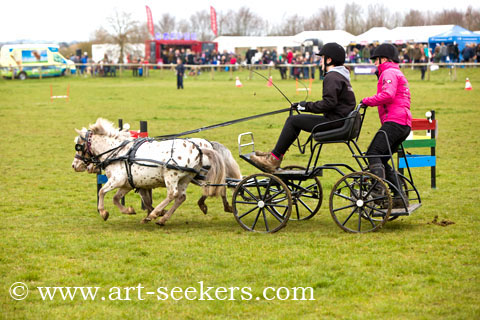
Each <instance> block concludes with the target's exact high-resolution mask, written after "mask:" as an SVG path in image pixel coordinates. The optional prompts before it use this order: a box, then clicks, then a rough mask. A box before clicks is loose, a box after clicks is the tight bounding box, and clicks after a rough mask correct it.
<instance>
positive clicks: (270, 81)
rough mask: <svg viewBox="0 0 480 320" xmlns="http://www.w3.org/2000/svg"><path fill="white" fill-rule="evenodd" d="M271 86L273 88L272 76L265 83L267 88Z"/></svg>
mask: <svg viewBox="0 0 480 320" xmlns="http://www.w3.org/2000/svg"><path fill="white" fill-rule="evenodd" d="M271 86H273V79H272V76H270V78H268V82H267V87H271Z"/></svg>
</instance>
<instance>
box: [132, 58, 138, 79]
mask: <svg viewBox="0 0 480 320" xmlns="http://www.w3.org/2000/svg"><path fill="white" fill-rule="evenodd" d="M131 62H132V64H134V65H133V66H132V76H134V77H138V66H136V65H135V64H136V63H137V59H136V57H133V60H132V61H131Z"/></svg>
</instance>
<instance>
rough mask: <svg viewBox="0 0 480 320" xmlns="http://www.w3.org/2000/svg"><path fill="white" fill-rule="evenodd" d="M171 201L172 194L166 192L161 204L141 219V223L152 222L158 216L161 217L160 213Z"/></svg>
mask: <svg viewBox="0 0 480 320" xmlns="http://www.w3.org/2000/svg"><path fill="white" fill-rule="evenodd" d="M173 199H174V197H173V193H170V192H168V193H167V197H166V198H165V199H164V200H163V201H162V202H160V204H159V205H158V206H156V207H155V209H153V211H152V212H150V213H149V215H148V216H147V217H146V218H143V219H142V221H141V223H147V222H150V221H152V220H155V219H156V218H157V217H158V216H160V215H162V213H163V212H164V210H163V209H165V207H166V206H168V204H169V203H170V202H172V200H173Z"/></svg>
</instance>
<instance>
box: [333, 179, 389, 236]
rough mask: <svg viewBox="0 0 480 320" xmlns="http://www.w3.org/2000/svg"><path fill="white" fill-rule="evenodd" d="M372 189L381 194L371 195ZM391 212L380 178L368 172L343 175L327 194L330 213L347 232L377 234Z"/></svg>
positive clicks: (386, 189)
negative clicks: (376, 189) (375, 232)
mask: <svg viewBox="0 0 480 320" xmlns="http://www.w3.org/2000/svg"><path fill="white" fill-rule="evenodd" d="M374 188H378V189H380V190H381V192H378V191H377V192H376V193H372V191H374ZM374 195H375V196H374ZM391 211H392V196H391V195H390V190H389V189H388V188H387V186H386V185H385V183H384V182H383V181H382V179H380V178H379V177H377V176H375V175H373V174H371V173H369V172H353V173H350V174H348V175H346V176H343V177H342V178H341V179H340V180H338V182H337V183H336V184H335V186H334V187H333V189H332V192H331V193H330V214H331V215H332V218H333V220H334V221H335V223H336V224H337V225H338V226H339V227H340V228H342V229H343V230H345V231H347V232H355V233H365V232H370V231H377V230H379V229H380V228H381V227H382V226H383V225H384V224H385V222H387V221H388V219H389V217H390V212H391Z"/></svg>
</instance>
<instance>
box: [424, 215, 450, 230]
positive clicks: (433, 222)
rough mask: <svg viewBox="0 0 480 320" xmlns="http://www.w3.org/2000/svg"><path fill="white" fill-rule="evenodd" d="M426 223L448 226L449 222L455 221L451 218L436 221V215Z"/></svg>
mask: <svg viewBox="0 0 480 320" xmlns="http://www.w3.org/2000/svg"><path fill="white" fill-rule="evenodd" d="M427 224H435V225H437V226H441V227H446V226H449V225H451V224H455V222H453V221H451V220H447V219H443V220H441V221H438V216H435V217H434V218H433V220H432V222H428V223H427Z"/></svg>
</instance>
